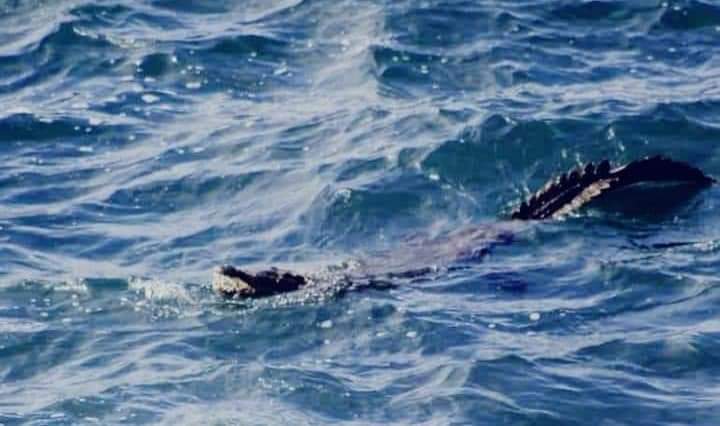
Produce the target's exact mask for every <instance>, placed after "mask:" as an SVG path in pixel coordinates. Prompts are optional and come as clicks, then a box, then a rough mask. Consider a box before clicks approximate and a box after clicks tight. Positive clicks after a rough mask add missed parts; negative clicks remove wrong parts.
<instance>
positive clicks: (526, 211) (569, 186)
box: [213, 156, 715, 298]
mask: <svg viewBox="0 0 720 426" xmlns="http://www.w3.org/2000/svg"><path fill="white" fill-rule="evenodd" d="M644 182H682V183H685V184H689V185H692V186H693V187H696V188H701V187H704V186H709V185H711V184H713V183H715V179H713V178H711V177H709V176H707V175H705V174H704V173H703V172H702V171H701V170H699V169H697V168H695V167H693V166H691V165H689V164H686V163H683V162H680V161H675V160H671V159H669V158H667V157H663V156H655V157H648V158H643V159H641V160H637V161H633V162H631V163H628V164H627V165H624V166H621V167H617V168H614V169H613V168H612V167H611V165H610V162H609V161H607V160H605V161H602V162H601V163H599V164H597V165H595V164H593V163H588V164H587V165H585V167H583V168H581V169H580V168H579V169H575V170H573V171H571V172H569V173H565V174H562V175H561V176H559V177H557V178H555V179H552V180H550V181H549V182H548V183H547V184H546V185H545V186H543V188H542V189H540V190H539V191H538V192H536V193H535V194H534V195H532V196H531V197H530V198H529V199H528V200H527V201H524V202H522V203H521V204H520V205H519V206H518V207H517V208H516V209H515V210H514V211H513V212H512V213H511V214H510V218H511V219H513V220H516V221H517V220H523V221H527V220H542V219H554V218H559V217H562V216H564V215H567V214H569V213H571V212H574V211H577V210H578V209H579V208H581V207H582V206H584V205H586V204H588V203H589V202H590V201H592V200H595V199H597V198H599V197H600V196H602V195H603V194H606V193H609V192H611V191H614V190H617V189H620V188H625V187H628V186H631V185H635V184H638V183H644ZM440 240H441V241H437V240H435V241H430V242H427V243H423V244H419V245H417V247H414V249H417V250H418V255H417V256H415V255H412V256H413V257H416V259H415V264H417V258H419V259H426V258H427V259H431V261H435V260H438V259H440V260H443V259H444V261H445V263H451V262H453V261H456V260H458V259H466V258H472V257H482V256H483V255H484V254H485V253H487V252H488V251H489V250H490V248H491V247H492V246H493V245H496V244H506V243H508V242H510V241H511V240H512V232H511V231H507V230H505V231H503V230H494V231H492V232H489V231H487V230H482V229H473V230H469V231H463V232H460V233H458V234H457V235H452V236H446V237H444V238H441V239H440ZM478 244H480V245H481V248H480V249H474V247H478ZM412 249H413V247H405V248H404V249H403V251H404V252H411V251H412ZM420 252H425V255H424V256H423V255H421V254H420ZM427 253H431V254H430V255H429V256H428V255H427ZM396 263H397V262H396ZM434 264H435V263H434ZM427 272H428V267H416V266H412V265H408V267H407V268H404V269H403V268H402V267H399V268H398V267H395V268H392V267H388V265H386V264H385V263H384V262H381V263H380V265H379V266H376V267H373V266H372V265H371V266H369V267H367V268H363V271H362V272H360V273H355V274H353V276H350V275H346V276H345V278H344V279H345V280H347V281H348V282H350V281H352V280H354V279H358V278H357V277H360V276H362V277H364V278H361V279H362V280H368V279H367V277H372V278H371V279H370V280H373V279H375V278H374V277H380V279H384V280H392V278H393V277H394V276H398V275H401V276H412V275H422V274H424V273H427ZM353 277H355V278H353ZM311 281H312V280H310V279H309V278H307V277H305V276H303V275H299V274H295V273H292V272H283V271H279V270H277V269H275V268H273V269H270V270H267V271H262V272H258V273H255V274H253V273H249V272H246V271H243V270H241V269H239V268H235V267H233V266H222V267H220V268H218V269H217V270H216V271H215V273H214V274H213V288H214V289H215V290H216V291H217V292H218V293H219V294H221V295H222V296H225V297H230V298H246V297H265V296H272V295H275V294H280V293H287V292H291V291H295V290H298V289H300V288H302V287H305V286H307V285H309V284H310V282H311Z"/></svg>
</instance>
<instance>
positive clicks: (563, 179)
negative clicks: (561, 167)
mask: <svg viewBox="0 0 720 426" xmlns="http://www.w3.org/2000/svg"><path fill="white" fill-rule="evenodd" d="M567 180H568V176H567V173H563V174H561V175H560V180H559V181H558V183H560V185H565V184H566V183H567Z"/></svg>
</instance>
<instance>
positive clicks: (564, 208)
mask: <svg viewBox="0 0 720 426" xmlns="http://www.w3.org/2000/svg"><path fill="white" fill-rule="evenodd" d="M663 181H664V182H671V181H672V182H687V183H692V184H697V185H710V184H712V183H715V179H713V178H712V177H709V176H707V175H706V174H705V173H703V172H702V171H701V170H700V169H698V168H696V167H693V166H691V165H689V164H687V163H684V162H681V161H676V160H672V159H670V158H667V157H664V156H660V155H658V156H654V157H646V158H643V159H640V160H636V161H633V162H631V163H628V164H626V165H624V166H621V167H618V168H615V169H612V168H611V165H610V162H609V161H608V160H603V161H602V162H600V163H599V164H598V165H595V164H594V163H587V164H586V165H585V166H584V167H583V168H577V169H574V170H573V171H571V172H568V173H564V174H562V175H560V176H559V177H557V178H555V179H551V180H550V181H549V182H548V183H547V184H545V185H544V186H543V187H542V188H541V189H540V190H538V191H537V192H536V193H535V194H533V195H532V196H531V197H530V198H529V199H528V200H526V201H523V202H522V203H521V204H520V206H518V207H517V208H516V209H515V210H514V211H513V212H512V213H511V218H512V219H518V220H538V219H547V218H552V217H559V216H563V215H565V214H568V213H571V212H573V211H575V210H577V209H579V208H580V207H582V206H583V205H585V204H587V203H588V202H590V201H591V200H594V199H595V198H597V197H599V196H600V195H602V194H605V193H607V192H610V191H613V190H616V189H619V188H623V187H626V186H629V185H633V184H636V183H641V182H663Z"/></svg>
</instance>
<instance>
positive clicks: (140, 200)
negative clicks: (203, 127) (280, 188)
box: [105, 172, 265, 214]
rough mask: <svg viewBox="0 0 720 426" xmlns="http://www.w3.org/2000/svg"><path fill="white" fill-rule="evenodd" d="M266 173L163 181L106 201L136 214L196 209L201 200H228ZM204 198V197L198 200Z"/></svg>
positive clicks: (135, 188) (121, 193)
mask: <svg viewBox="0 0 720 426" xmlns="http://www.w3.org/2000/svg"><path fill="white" fill-rule="evenodd" d="M264 175H265V173H262V172H254V173H248V174H239V175H235V176H223V177H221V176H208V177H200V176H186V177H184V178H181V179H175V180H161V181H155V182H152V183H147V184H142V185H138V186H135V187H130V188H125V189H120V190H118V191H116V192H115V193H113V194H112V195H111V196H110V197H109V198H108V199H107V200H106V201H105V202H106V203H107V204H108V205H109V206H112V207H113V208H118V207H120V208H130V209H131V211H134V213H135V214H144V213H151V212H152V213H157V212H158V211H164V212H171V211H178V210H184V209H187V208H193V207H195V206H197V205H198V200H199V199H205V200H206V202H211V200H213V199H215V200H223V199H226V198H225V197H227V194H230V193H236V192H238V191H240V190H242V189H243V188H246V187H248V186H249V185H251V184H253V183H255V182H257V181H258V180H260V179H261V178H262V177H263V176H264ZM198 197H201V198H198Z"/></svg>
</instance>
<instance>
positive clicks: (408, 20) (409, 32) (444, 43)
mask: <svg viewBox="0 0 720 426" xmlns="http://www.w3.org/2000/svg"><path fill="white" fill-rule="evenodd" d="M391 10H392V13H390V14H389V15H388V16H387V17H386V19H385V26H386V28H387V29H388V30H389V31H391V32H392V33H393V34H394V38H395V40H397V41H398V42H399V43H401V44H405V45H412V46H418V47H422V48H452V47H455V46H462V45H463V44H466V43H471V42H473V41H475V40H477V39H480V38H482V37H487V34H488V33H490V32H491V31H490V29H491V28H493V27H494V26H495V17H494V16H493V14H492V13H491V12H490V11H488V10H486V9H485V8H484V7H482V6H480V5H474V4H472V3H471V2H460V3H458V4H455V5H449V4H441V5H427V6H426V7H420V8H416V7H408V6H407V5H402V4H400V5H398V6H396V7H395V8H393V9H391Z"/></svg>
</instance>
